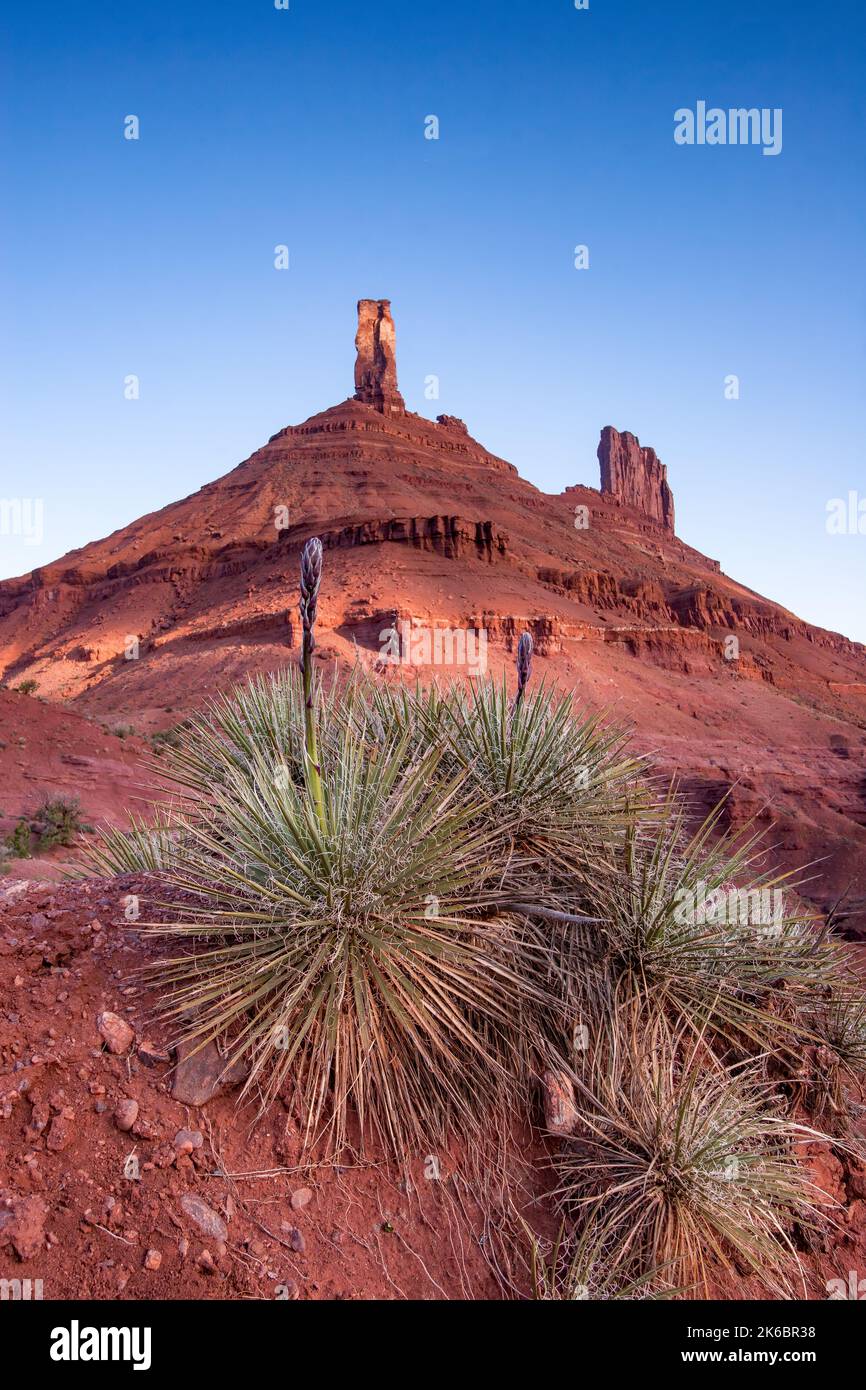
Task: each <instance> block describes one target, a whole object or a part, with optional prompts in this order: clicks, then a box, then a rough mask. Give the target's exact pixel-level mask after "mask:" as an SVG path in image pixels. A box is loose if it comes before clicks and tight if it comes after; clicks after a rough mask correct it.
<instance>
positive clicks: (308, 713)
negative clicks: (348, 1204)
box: [151, 552, 548, 1155]
mask: <svg viewBox="0 0 866 1390" xmlns="http://www.w3.org/2000/svg"><path fill="white" fill-rule="evenodd" d="M304 565H305V570H304V579H303V592H304V593H305V594H306V595H308V596H309V595H314V593H315V587H316V582H315V574H313V576H312V580H311V579H310V573H311V572H310V569H309V553H308V552H305V561H304ZM307 603H308V607H307V610H306V611H307V615H309V614H310V611H311V610H310V607H309V597H308V599H307ZM309 627H310V638H312V618H309ZM311 651H312V643H311V642H307V643H306V644H305V647H304V670H303V674H302V678H301V681H300V685H299V687H298V686H293V685H292V684H288V685H287V684H285V683H282V684H281V685H280V686H279V689H278V692H277V694H278V697H279V699H280V700H283V699H284V698H285V699H286V700H287V704H288V708H289V711H290V720H289V724H290V727H289V728H287V729H286V731H285V734H284V739H283V741H281V742H279V745H278V746H277V747H275V742H274V737H273V736H274V733H275V729H274V725H273V721H272V718H271V715H272V713H273V705H272V703H271V697H270V696H267V697H266V695H265V692H264V691H263V690H262V688H261V687H259V689H258V690H256V691H253V692H252V693H251V692H250V691H249V690H247V691H246V692H245V693H244V694H243V696H242V697H241V702H240V704H236V705H235V706H234V707H232V706H231V705H230V704H226V703H225V702H223V703H222V705H221V706H220V708H219V710H218V711H217V713H216V714H215V713H214V712H211V713H210V714H209V715H208V716H207V717H206V719H205V720H203V721H200V722H199V723H198V724H197V726H196V728H195V729H194V730H193V731H192V732H191V740H192V745H191V746H192V748H193V752H192V754H191V755H190V754H189V753H184V752H183V750H181V757H180V759H179V766H180V768H181V769H182V776H183V777H184V778H185V779H186V789H187V793H188V795H189V798H190V801H191V803H192V804H193V805H194V807H195V813H194V814H193V815H192V816H191V817H190V818H189V820H188V821H187V822H186V825H185V833H184V836H183V837H182V840H181V842H180V844H179V846H178V851H177V856H176V859H175V863H174V866H173V871H172V873H171V874H170V876H169V878H170V881H171V882H172V883H173V884H174V885H175V886H176V887H178V888H181V889H183V890H184V891H185V893H186V895H187V899H188V901H189V903H190V906H189V907H188V909H187V910H186V912H185V914H184V917H183V920H181V921H179V922H175V923H174V924H172V925H170V926H168V927H166V926H163V925H159V924H154V925H153V926H152V928H151V929H152V930H153V931H155V932H161V933H166V932H168V933H170V934H172V935H173V936H175V937H177V938H183V939H184V940H185V942H186V943H187V944H188V945H189V947H190V948H191V949H190V950H188V951H185V952H183V954H181V955H180V956H171V957H169V958H168V959H166V960H165V961H164V962H161V963H160V965H159V966H158V967H157V976H158V978H159V979H160V980H161V982H162V983H163V984H164V985H166V986H168V987H169V997H168V999H167V1003H166V1007H167V1011H168V1013H169V1015H170V1016H171V1017H173V1018H175V1019H177V1020H178V1021H179V1022H178V1026H179V1027H180V1028H181V1030H182V1032H183V1035H184V1036H186V1037H187V1038H189V1039H198V1040H200V1041H202V1042H203V1041H205V1040H207V1039H209V1038H215V1037H218V1036H222V1035H226V1037H227V1039H228V1043H229V1047H230V1051H231V1055H232V1057H233V1058H244V1059H246V1060H247V1062H248V1063H249V1067H250V1075H249V1081H248V1083H247V1089H248V1090H249V1089H250V1088H253V1087H255V1088H258V1089H259V1090H260V1092H261V1095H262V1099H263V1102H265V1103H266V1102H267V1101H268V1100H269V1099H270V1098H271V1097H272V1096H273V1095H275V1094H276V1092H277V1091H279V1090H280V1088H281V1087H283V1086H284V1084H286V1083H288V1082H289V1081H290V1082H291V1086H292V1088H293V1093H294V1095H295V1097H296V1100H297V1102H298V1104H299V1105H300V1106H301V1108H302V1110H303V1115H304V1127H305V1133H306V1135H307V1137H308V1138H310V1139H312V1138H313V1137H315V1136H316V1135H318V1134H319V1133H321V1132H322V1131H323V1130H327V1132H328V1133H329V1135H330V1137H331V1139H332V1140H333V1142H334V1143H335V1144H336V1145H337V1146H340V1145H342V1144H343V1143H344V1142H345V1140H346V1138H347V1135H348V1134H349V1132H350V1128H351V1126H350V1111H354V1112H355V1113H356V1114H357V1117H358V1121H359V1125H360V1130H361V1133H362V1135H369V1134H373V1135H375V1137H376V1138H377V1139H378V1140H379V1141H380V1142H382V1143H384V1144H385V1145H386V1146H387V1148H388V1150H389V1151H390V1152H392V1153H393V1152H397V1153H400V1154H401V1155H405V1153H406V1152H407V1149H408V1148H409V1147H410V1146H414V1149H415V1151H417V1148H418V1146H419V1145H423V1144H427V1145H430V1144H432V1143H434V1142H440V1143H441V1142H442V1141H443V1140H444V1138H445V1137H446V1136H447V1135H448V1134H451V1133H455V1132H457V1133H473V1132H477V1131H480V1128H481V1127H482V1126H483V1125H485V1124H488V1125H489V1124H490V1123H491V1122H493V1118H494V1116H497V1115H501V1114H502V1113H503V1111H504V1109H505V1108H516V1107H519V1106H520V1105H523V1106H524V1107H525V1105H526V1104H527V1103H528V1102H527V1088H528V1085H529V1079H530V1078H529V1061H528V1059H529V1057H530V1054H531V1053H532V1051H533V1048H534V1047H535V1032H536V1030H539V1036H538V1050H539V1051H540V1050H541V1049H542V1048H543V1045H544V1043H543V1036H542V1031H543V1030H541V1022H540V1020H541V1019H542V1018H543V1015H544V1010H545V1009H546V1007H547V1006H548V1001H547V999H546V996H545V992H544V989H543V987H542V986H541V984H540V983H539V981H540V978H541V975H542V966H543V943H542V942H541V940H540V938H539V936H538V935H537V933H535V932H534V929H533V928H532V926H531V925H530V924H528V923H527V922H526V921H525V920H523V919H522V918H521V917H520V916H518V915H511V916H509V915H505V914H502V913H496V912H495V910H494V905H493V904H492V903H491V900H490V895H489V894H486V893H485V890H484V888H483V885H484V884H485V883H486V882H488V881H489V880H490V879H491V878H492V877H493V874H492V871H491V865H490V862H489V853H490V847H489V839H488V837H487V836H486V835H485V834H484V833H483V831H482V830H480V829H479V828H478V827H479V825H480V824H482V823H483V819H484V816H483V812H484V802H483V799H482V797H481V796H480V794H479V793H478V792H477V791H473V793H472V794H471V795H469V796H467V777H466V774H465V773H458V775H457V776H448V775H446V776H443V775H442V774H441V772H440V767H439V764H440V762H441V757H442V755H441V751H440V750H438V749H436V748H435V747H432V748H429V749H427V750H426V751H418V750H416V751H415V752H414V753H413V752H412V750H411V748H410V744H411V739H410V736H409V733H408V731H407V730H406V729H402V730H401V729H399V728H398V729H396V730H394V731H391V732H388V731H383V737H382V738H381V739H380V740H379V741H378V743H377V744H376V746H375V747H371V745H370V744H369V743H368V742H367V741H366V740H364V739H362V738H359V737H358V736H357V732H356V731H355V729H353V727H352V723H351V721H349V720H344V721H342V722H340V721H338V722H337V726H336V730H329V731H328V733H327V734H326V736H325V737H324V738H323V739H322V738H319V730H318V714H319V712H320V708H321V706H320V703H319V693H318V691H317V689H316V683H315V681H314V679H313V677H312V672H311V670H310V668H309V665H308V661H309V655H310V653H311ZM271 695H273V698H274V699H276V698H277V695H276V694H274V688H273V687H271ZM299 696H300V698H301V699H302V708H303V717H301V716H300V714H299V709H298V703H299ZM251 707H252V709H253V712H254V713H255V714H256V716H257V717H258V716H260V715H262V713H263V714H264V718H263V719H260V722H259V723H258V724H257V725H256V726H254V727H250V725H249V722H248V715H249V711H250V708H251ZM262 735H264V737H262ZM301 740H303V743H302V747H301ZM275 753H276V755H277V756H276V757H275ZM285 755H288V760H287V761H284V760H283V758H284V756H285ZM289 762H290V763H291V766H289V765H288V764H289Z"/></svg>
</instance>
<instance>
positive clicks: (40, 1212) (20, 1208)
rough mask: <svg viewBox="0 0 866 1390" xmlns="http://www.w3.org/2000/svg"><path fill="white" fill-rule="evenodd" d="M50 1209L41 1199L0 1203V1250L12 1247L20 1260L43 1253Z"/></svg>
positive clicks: (19, 1198) (24, 1198) (9, 1199)
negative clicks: (8, 1246)
mask: <svg viewBox="0 0 866 1390" xmlns="http://www.w3.org/2000/svg"><path fill="white" fill-rule="evenodd" d="M47 1216H48V1208H47V1206H46V1205H45V1203H44V1202H43V1200H42V1198H41V1197H15V1198H7V1200H6V1204H5V1205H3V1204H2V1203H0V1249H2V1248H3V1247H4V1246H6V1245H11V1246H12V1249H13V1250H14V1251H15V1254H16V1255H17V1256H18V1258H19V1260H32V1259H33V1257H34V1256H35V1255H38V1254H40V1253H41V1252H42V1248H43V1244H44V1240H45V1220H46V1218H47Z"/></svg>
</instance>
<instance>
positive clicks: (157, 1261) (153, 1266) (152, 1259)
mask: <svg viewBox="0 0 866 1390" xmlns="http://www.w3.org/2000/svg"><path fill="white" fill-rule="evenodd" d="M161 1264H162V1255H161V1254H160V1252H159V1251H158V1250H148V1252H147V1254H146V1255H145V1257H144V1267H145V1269H150V1270H157V1269H159V1267H160V1265H161Z"/></svg>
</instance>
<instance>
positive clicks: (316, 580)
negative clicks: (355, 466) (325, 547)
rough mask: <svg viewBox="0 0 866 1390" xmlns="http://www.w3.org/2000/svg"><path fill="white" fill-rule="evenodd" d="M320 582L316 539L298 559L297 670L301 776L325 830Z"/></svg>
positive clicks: (320, 554) (320, 553)
mask: <svg viewBox="0 0 866 1390" xmlns="http://www.w3.org/2000/svg"><path fill="white" fill-rule="evenodd" d="M321 582H322V542H321V541H320V540H319V538H318V537H317V536H313V537H312V538H311V539H310V540H308V541H307V543H306V545H305V546H304V549H303V553H302V555H301V602H300V611H301V627H302V629H303V648H302V656H301V670H302V671H303V673H304V731H305V750H306V757H305V772H306V781H307V786H308V788H309V792H310V796H311V798H312V801H313V805H314V806H315V808H316V815H317V816H318V818H319V824H320V826H321V827H322V829H323V830H324V829H325V801H324V797H323V794H322V769H321V766H320V764H319V744H318V738H317V736H316V702H315V681H314V678H313V652H314V650H315V646H316V637H315V626H316V609H317V607H318V603H319V586H320V584H321Z"/></svg>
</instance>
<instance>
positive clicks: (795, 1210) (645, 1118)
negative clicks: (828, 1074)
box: [556, 1006, 830, 1296]
mask: <svg viewBox="0 0 866 1390" xmlns="http://www.w3.org/2000/svg"><path fill="white" fill-rule="evenodd" d="M575 1081H576V1085H577V1088H578V1092H579V1096H580V1100H581V1126H580V1129H579V1132H578V1133H577V1134H576V1135H575V1136H573V1137H572V1138H570V1139H568V1140H566V1141H565V1142H564V1144H563V1147H562V1149H561V1151H560V1153H559V1154H558V1156H557V1159H556V1163H557V1169H558V1174H559V1186H558V1189H557V1196H558V1198H559V1201H560V1202H561V1204H562V1207H563V1209H564V1211H565V1212H566V1213H568V1214H569V1215H570V1216H571V1217H572V1219H574V1220H575V1221H577V1222H579V1223H581V1224H582V1223H590V1225H591V1226H592V1229H593V1230H594V1232H595V1237H596V1239H597V1240H598V1241H599V1242H600V1243H601V1245H602V1247H603V1248H604V1249H605V1251H606V1252H607V1254H606V1261H607V1266H606V1268H607V1274H608V1276H609V1277H610V1278H611V1279H615V1280H617V1281H628V1280H631V1279H640V1278H642V1277H644V1276H645V1275H646V1273H647V1271H650V1270H655V1271H660V1270H664V1271H666V1273H665V1274H664V1275H663V1276H662V1278H661V1281H660V1282H661V1285H662V1286H665V1285H667V1286H671V1285H678V1286H681V1287H685V1288H688V1289H690V1290H692V1292H695V1293H698V1294H699V1295H703V1296H707V1294H708V1291H709V1290H710V1288H711V1287H712V1286H713V1285H714V1283H715V1284H718V1283H719V1282H720V1281H724V1280H727V1279H730V1278H734V1279H736V1280H740V1279H741V1277H742V1275H743V1274H744V1273H748V1274H750V1275H752V1276H754V1277H756V1278H757V1279H759V1280H761V1281H762V1282H763V1283H764V1284H766V1285H767V1286H768V1287H769V1288H770V1289H771V1290H772V1291H773V1292H774V1293H775V1294H777V1295H780V1296H787V1295H788V1294H789V1292H790V1277H791V1274H792V1272H794V1273H796V1271H797V1270H798V1266H799V1258H798V1254H797V1250H796V1246H795V1243H794V1239H793V1231H794V1228H795V1226H796V1227H801V1228H802V1227H808V1226H812V1225H814V1224H815V1223H817V1222H819V1221H820V1220H821V1219H822V1217H823V1216H824V1215H825V1214H826V1210H827V1206H828V1204H829V1201H830V1199H829V1198H828V1196H827V1194H826V1193H823V1192H822V1191H820V1190H819V1189H818V1188H816V1187H814V1186H813V1185H812V1184H811V1183H810V1181H809V1180H808V1178H807V1176H806V1173H805V1171H804V1168H803V1166H802V1164H801V1163H800V1162H799V1161H798V1155H797V1151H796V1150H797V1146H798V1145H803V1144H808V1143H809V1142H812V1141H818V1140H821V1139H822V1138H823V1136H822V1135H820V1134H819V1133H818V1132H817V1131H816V1130H813V1129H811V1128H809V1127H807V1126H802V1125H796V1124H793V1123H791V1122H790V1121H788V1120H787V1119H785V1117H784V1116H783V1114H782V1113H781V1111H780V1109H779V1106H778V1104H777V1103H776V1102H775V1100H774V1097H773V1093H772V1090H771V1089H770V1088H768V1086H767V1085H766V1083H764V1082H763V1081H762V1080H761V1078H760V1076H759V1074H758V1073H757V1072H756V1071H753V1070H749V1069H748V1068H744V1067H739V1068H729V1067H723V1066H721V1064H720V1063H719V1062H718V1061H717V1060H716V1059H715V1058H714V1057H713V1056H712V1054H711V1052H710V1051H709V1049H708V1048H707V1047H706V1046H705V1043H704V1040H703V1039H701V1038H695V1037H694V1036H693V1035H691V1034H689V1033H686V1032H683V1031H675V1030H673V1029H671V1028H670V1026H669V1025H668V1024H667V1022H666V1021H665V1020H664V1018H663V1016H662V1015H661V1014H655V1015H654V1016H653V1015H652V1014H649V1013H648V1012H647V1010H646V1009H644V1008H635V1007H634V1006H630V1007H628V1008H626V1009H624V1010H622V1011H621V1012H620V1013H619V1014H618V1015H616V1016H614V1017H613V1018H611V1019H610V1020H609V1021H608V1026H607V1028H606V1030H605V1032H604V1034H603V1035H602V1036H600V1037H599V1038H598V1039H597V1041H596V1046H595V1047H594V1049H593V1055H592V1058H591V1060H590V1062H589V1063H588V1066H587V1068H586V1069H585V1071H584V1074H583V1076H580V1075H577V1074H576V1077H575Z"/></svg>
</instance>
